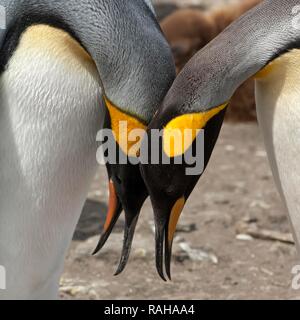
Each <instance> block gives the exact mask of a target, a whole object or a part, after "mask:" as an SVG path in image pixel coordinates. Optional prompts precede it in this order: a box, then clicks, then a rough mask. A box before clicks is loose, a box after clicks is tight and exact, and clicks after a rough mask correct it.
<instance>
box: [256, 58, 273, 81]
mask: <svg viewBox="0 0 300 320" xmlns="http://www.w3.org/2000/svg"><path fill="white" fill-rule="evenodd" d="M275 61H276V60H275ZM275 61H272V62H270V63H269V64H268V65H267V66H266V67H264V68H263V69H262V70H260V71H259V72H258V73H256V75H255V76H254V79H255V80H261V79H264V78H266V77H267V76H269V75H270V74H271V73H272V71H273V70H274V68H275V66H276V62H275Z"/></svg>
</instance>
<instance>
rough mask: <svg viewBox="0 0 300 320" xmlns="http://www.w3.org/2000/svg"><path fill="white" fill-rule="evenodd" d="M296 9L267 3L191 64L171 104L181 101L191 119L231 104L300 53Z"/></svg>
mask: <svg viewBox="0 0 300 320" xmlns="http://www.w3.org/2000/svg"><path fill="white" fill-rule="evenodd" d="M296 4H297V1H294V0H289V1H287V0H282V1H279V0H274V1H264V2H262V3H261V4H260V5H259V6H257V7H256V8H254V9H252V10H250V11H248V12H247V13H246V14H245V15H243V16H242V17H241V18H240V19H238V20H237V21H236V22H234V23H233V24H232V25H231V26H229V27H228V28H227V29H225V31H224V32H222V33H221V34H220V35H219V36H218V37H216V38H215V39H214V40H213V41H212V42H211V43H210V44H209V45H208V46H206V47H205V48H204V49H203V50H201V51H200V52H199V53H198V54H197V55H196V56H194V58H192V60H191V61H190V62H189V63H188V65H187V66H186V68H185V69H184V70H183V71H182V73H181V74H180V75H179V76H178V78H177V79H176V81H175V83H174V86H173V87H172V90H171V91H170V93H169V94H168V97H167V98H166V101H168V104H169V105H174V104H177V105H178V103H176V101H174V100H180V106H179V108H181V109H182V110H184V112H185V113H191V112H202V111H207V110H209V109H212V108H215V107H217V106H219V105H222V104H224V103H227V102H229V101H230V99H231V97H232V96H233V94H234V92H235V91H236V90H237V88H238V87H239V86H240V85H242V83H244V82H245V81H246V80H247V79H249V78H251V77H252V76H254V75H255V74H256V73H258V72H259V71H260V70H261V69H263V68H264V67H265V66H266V65H267V64H268V63H269V62H270V61H272V60H274V59H275V58H276V57H278V56H280V55H282V54H283V53H285V52H287V51H288V50H290V49H293V48H298V47H299V45H300V37H299V30H298V29H296V28H293V27H292V25H291V24H292V20H293V16H292V10H293V7H294V6H295V5H296ZM274 17H277V19H274ZM174 98H175V99H174Z"/></svg>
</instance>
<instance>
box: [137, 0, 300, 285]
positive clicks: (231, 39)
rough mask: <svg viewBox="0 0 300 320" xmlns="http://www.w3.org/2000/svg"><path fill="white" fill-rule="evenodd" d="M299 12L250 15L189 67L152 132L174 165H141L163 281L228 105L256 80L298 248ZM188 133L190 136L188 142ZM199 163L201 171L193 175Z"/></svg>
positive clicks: (268, 3) (287, 3) (266, 6)
mask: <svg viewBox="0 0 300 320" xmlns="http://www.w3.org/2000/svg"><path fill="white" fill-rule="evenodd" d="M299 12H300V10H299V1H297V0H265V1H263V2H262V3H261V4H259V5H258V6H257V7H255V8H254V9H252V10H250V11H249V12H247V13H246V14H245V15H243V16H242V17H241V18H239V19H238V20H237V21H236V22H234V23H233V24H231V26H229V27H228V28H227V29H225V30H224V32H222V33H221V34H220V35H219V36H218V37H217V38H215V39H214V40H213V41H212V42H211V43H210V44H208V45H207V46H206V47H205V48H204V49H203V50H201V51H200V52H198V53H197V54H196V55H195V56H194V57H193V58H192V59H191V60H190V61H189V63H188V64H187V66H186V67H185V68H184V69H183V71H182V72H181V73H180V74H179V76H178V77H177V79H176V80H175V82H174V84H173V85H172V87H171V89H170V90H169V92H168V94H167V95H166V97H165V99H164V101H163V104H162V106H161V108H160V109H159V111H158V112H157V113H156V115H155V117H154V119H153V121H152V122H151V124H150V126H149V128H148V137H149V139H151V131H152V130H153V129H155V130H161V131H162V138H161V139H160V153H161V154H163V155H164V157H165V158H167V159H168V160H169V164H167V163H165V164H164V163H163V162H160V164H147V163H144V164H143V163H142V164H141V171H142V175H143V177H144V180H145V183H146V185H147V187H148V190H149V193H150V197H151V201H152V205H153V209H154V215H155V221H156V264H157V269H158V272H159V274H160V275H161V277H162V278H163V279H166V276H165V273H166V274H167V276H168V277H169V278H171V271H170V263H171V250H172V243H173V237H174V233H175V230H176V225H177V222H178V219H179V217H180V215H181V213H182V210H183V208H184V205H185V203H186V201H187V200H188V198H189V196H190V195H191V193H192V191H193V189H194V187H195V185H196V184H197V182H198V180H199V178H200V177H201V175H202V174H203V172H204V170H205V168H206V167H207V165H208V163H209V160H210V157H211V154H212V152H213V149H214V147H215V144H216V142H217V139H218V136H219V132H220V129H221V127H222V123H223V119H224V115H225V112H226V109H227V106H228V104H229V101H230V99H231V97H232V96H233V94H234V92H235V91H236V90H237V88H238V87H239V86H240V85H241V84H242V83H243V82H245V81H246V80H247V79H249V78H251V77H253V78H254V79H255V82H256V102H257V111H258V117H259V124H260V127H261V129H262V132H263V135H264V140H265V144H266V149H267V152H268V156H269V159H270V163H271V167H272V170H273V174H274V178H275V181H276V184H277V187H278V189H279V191H280V194H281V196H282V199H283V201H284V203H285V204H286V206H287V209H288V213H289V218H290V221H291V225H292V228H293V232H294V236H295V241H296V243H297V245H298V247H299V243H300V200H299V199H300V197H299V195H300V167H299V163H300V125H299V120H300V85H299V83H300V67H299V62H300V24H299V21H300V19H299V18H300V16H299ZM186 129H189V130H190V132H191V134H189V135H186V136H185V133H184V131H185V130H186ZM178 132H179V133H181V134H180V135H179V136H178V135H175V134H174V133H176V134H178ZM174 136H176V137H177V138H176V143H175V139H174ZM201 141H202V142H203V143H202V142H201ZM198 142H199V143H198ZM143 144H144V143H143ZM197 146H200V147H199V148H197ZM201 146H202V147H201ZM142 150H144V148H143V147H142ZM145 150H147V151H149V152H150V153H151V152H153V150H151V149H149V150H148V149H147V148H145ZM190 152H194V153H195V152H196V153H197V154H196V156H197V157H196V159H197V160H196V161H195V162H194V163H193V164H191V163H190V162H187V161H186V159H188V158H189V157H186V156H188V154H190ZM148 157H150V155H148ZM178 160H181V162H179V161H178ZM197 161H198V163H199V164H200V165H199V169H200V170H199V171H197V172H195V171H194V173H193V174H189V173H188V172H191V171H190V169H191V167H194V166H195V165H196V162H197ZM179 163H180V164H179ZM164 266H165V268H164Z"/></svg>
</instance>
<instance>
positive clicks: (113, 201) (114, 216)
mask: <svg viewBox="0 0 300 320" xmlns="http://www.w3.org/2000/svg"><path fill="white" fill-rule="evenodd" d="M122 211H123V207H122V204H121V202H120V200H119V198H118V196H117V193H116V189H115V187H114V183H113V181H112V180H110V181H109V201H108V212H107V215H106V221H105V224H104V228H103V233H102V236H101V238H100V241H99V243H98V245H97V247H96V249H95V251H94V252H93V255H95V254H97V253H98V252H99V251H100V250H101V249H102V248H103V247H104V245H105V243H106V241H107V240H108V238H109V236H110V234H111V232H112V230H113V228H114V226H115V224H116V223H117V221H118V219H119V217H120V215H121V213H122Z"/></svg>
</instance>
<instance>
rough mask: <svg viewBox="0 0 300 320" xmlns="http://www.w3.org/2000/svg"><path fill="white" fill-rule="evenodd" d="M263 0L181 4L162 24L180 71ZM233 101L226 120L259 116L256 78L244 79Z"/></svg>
mask: <svg viewBox="0 0 300 320" xmlns="http://www.w3.org/2000/svg"><path fill="white" fill-rule="evenodd" d="M260 2H261V0H239V1H235V2H233V3H232V4H231V5H224V4H223V5H217V6H214V7H212V8H210V9H205V8H201V7H188V8H181V9H178V10H176V11H174V12H172V13H171V14H170V15H168V16H167V17H165V18H164V19H162V21H161V27H162V30H163V32H164V34H165V36H166V38H167V40H168V42H169V43H170V45H171V48H172V51H173V55H174V58H175V63H176V67H177V72H180V70H181V69H182V68H183V67H184V66H185V64H186V63H187V62H188V61H189V60H190V58H191V57H192V56H193V55H194V54H195V53H196V52H197V51H199V50H200V49H202V48H203V47H204V46H206V45H207V44H208V43H209V42H210V41H211V40H212V39H214V38H215V37H216V36H217V35H218V34H219V33H221V32H222V31H223V30H224V29H225V28H226V27H227V26H228V25H230V24H231V23H232V22H233V21H234V20H236V19H237V18H239V17H240V16H241V15H242V14H244V13H245V12H246V11H248V10H250V9H252V8H253V7H254V6H256V5H257V4H259V3H260ZM230 103H231V107H230V108H229V109H228V112H227V120H230V121H241V122H242V121H254V120H256V110H255V99H254V81H253V80H248V81H247V82H245V83H244V84H243V85H242V86H241V87H240V89H239V90H238V91H237V92H236V93H235V95H234V96H233V98H232V100H231V102H230Z"/></svg>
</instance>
